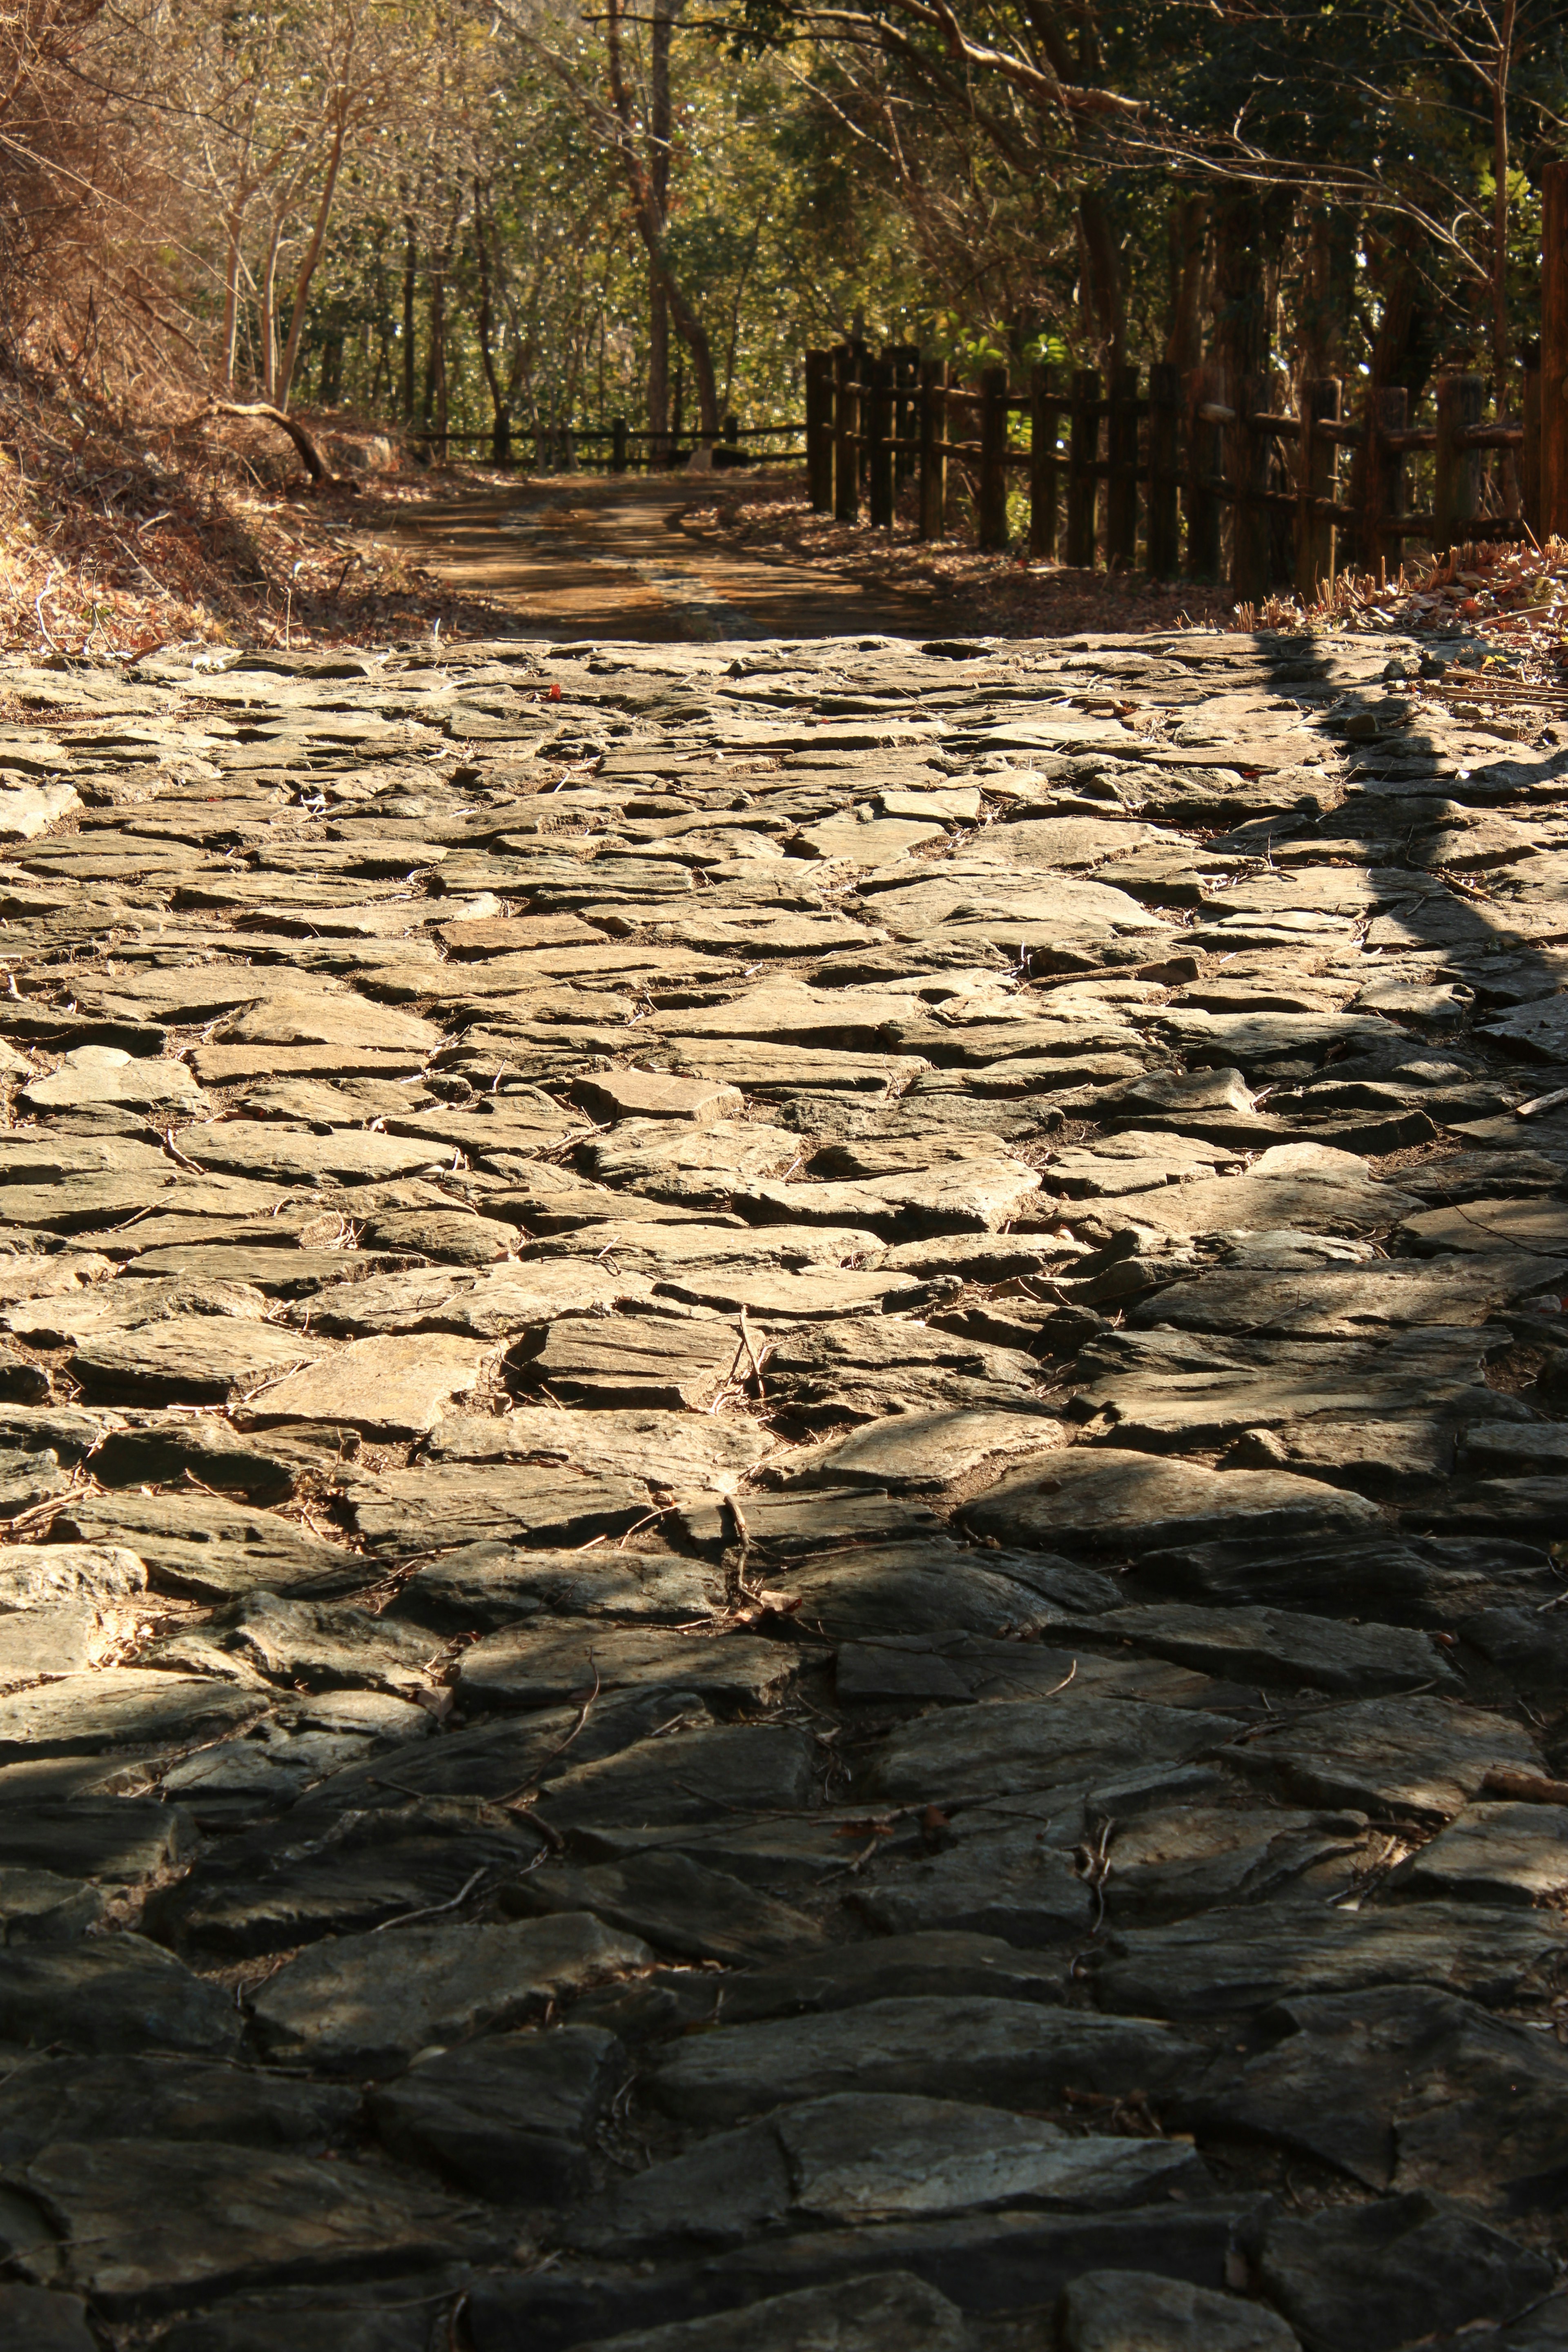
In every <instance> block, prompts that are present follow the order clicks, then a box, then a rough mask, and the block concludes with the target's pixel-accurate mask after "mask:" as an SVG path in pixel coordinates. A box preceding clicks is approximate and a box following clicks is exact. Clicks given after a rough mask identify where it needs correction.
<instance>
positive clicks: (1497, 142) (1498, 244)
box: [1491, 0, 1520, 516]
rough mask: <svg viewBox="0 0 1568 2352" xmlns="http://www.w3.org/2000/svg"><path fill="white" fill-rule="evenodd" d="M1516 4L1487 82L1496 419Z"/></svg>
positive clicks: (1502, 375)
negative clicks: (1489, 88) (1492, 76)
mask: <svg viewBox="0 0 1568 2352" xmlns="http://www.w3.org/2000/svg"><path fill="white" fill-rule="evenodd" d="M1516 7H1517V0H1503V10H1502V19H1501V23H1500V26H1499V29H1498V47H1497V74H1496V79H1494V81H1493V83H1492V182H1493V186H1492V271H1491V277H1492V284H1491V296H1492V378H1493V382H1492V398H1493V400H1494V401H1495V403H1496V404H1497V413H1498V415H1500V416H1503V415H1507V413H1508V408H1509V391H1510V385H1509V363H1510V359H1511V357H1512V353H1511V351H1510V344H1509V332H1508V161H1509V158H1508V85H1509V79H1510V73H1511V71H1512V67H1513V26H1514V15H1515V10H1516ZM1498 454H1499V456H1500V458H1501V460H1502V463H1501V465H1500V467H1499V469H1498V470H1499V472H1500V476H1501V488H1502V501H1503V512H1504V513H1505V514H1508V515H1512V516H1517V515H1518V513H1519V509H1520V496H1519V461H1518V459H1517V457H1515V455H1514V452H1513V451H1512V450H1511V449H1503V450H1500V452H1499V453H1498Z"/></svg>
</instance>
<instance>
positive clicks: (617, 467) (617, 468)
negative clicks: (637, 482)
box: [610, 416, 627, 474]
mask: <svg viewBox="0 0 1568 2352" xmlns="http://www.w3.org/2000/svg"><path fill="white" fill-rule="evenodd" d="M626 447H627V436H626V418H625V417H624V416H617V417H616V419H615V421H614V423H613V424H612V425H611V426H610V471H611V473H612V474H624V473H625V472H626Z"/></svg>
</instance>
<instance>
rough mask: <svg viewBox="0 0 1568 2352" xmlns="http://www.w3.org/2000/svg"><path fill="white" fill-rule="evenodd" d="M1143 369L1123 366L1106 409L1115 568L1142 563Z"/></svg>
mask: <svg viewBox="0 0 1568 2352" xmlns="http://www.w3.org/2000/svg"><path fill="white" fill-rule="evenodd" d="M1142 376H1143V372H1142V368H1138V367H1120V368H1118V369H1117V371H1116V373H1115V374H1114V375H1113V376H1112V377H1111V379H1110V402H1109V404H1108V406H1107V411H1106V419H1107V421H1106V432H1105V456H1106V466H1107V472H1106V496H1105V562H1106V568H1107V570H1109V571H1111V572H1131V571H1134V570H1136V568H1137V563H1138V395H1139V391H1140V388H1141V386H1142Z"/></svg>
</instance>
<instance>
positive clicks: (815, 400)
mask: <svg viewBox="0 0 1568 2352" xmlns="http://www.w3.org/2000/svg"><path fill="white" fill-rule="evenodd" d="M805 476H806V482H807V485H808V487H809V490H810V496H811V505H812V511H813V513H814V514H831V513H832V512H833V353H832V352H807V353H806V355H805Z"/></svg>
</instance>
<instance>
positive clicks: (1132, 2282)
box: [1057, 2271, 1299, 2352]
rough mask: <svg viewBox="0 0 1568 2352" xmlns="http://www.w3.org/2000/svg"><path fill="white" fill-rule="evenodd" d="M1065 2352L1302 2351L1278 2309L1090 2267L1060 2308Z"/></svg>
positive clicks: (1148, 2277)
mask: <svg viewBox="0 0 1568 2352" xmlns="http://www.w3.org/2000/svg"><path fill="white" fill-rule="evenodd" d="M1057 2340H1058V2344H1059V2345H1060V2347H1061V2352H1298V2345H1299V2339H1298V2338H1297V2337H1296V2336H1294V2335H1293V2334H1292V2333H1291V2331H1290V2329H1289V2327H1287V2326H1286V2325H1285V2323H1284V2321H1283V2320H1282V2319H1280V2318H1279V2316H1278V2315H1276V2314H1275V2313H1274V2312H1272V2311H1268V2310H1266V2309H1265V2308H1264V2307H1263V2305H1260V2304H1256V2303H1243V2302H1241V2301H1240V2300H1239V2299H1238V2298H1237V2297H1236V2296H1234V2295H1228V2294H1214V2293H1212V2292H1211V2290H1210V2289H1209V2288H1207V2287H1202V2286H1189V2285H1188V2284H1187V2283H1186V2281H1185V2280H1184V2279H1168V2278H1159V2277H1156V2276H1154V2275H1152V2273H1148V2272H1145V2271H1086V2272H1085V2273H1084V2274H1083V2276H1082V2277H1081V2278H1076V2279H1074V2280H1073V2281H1072V2283H1071V2284H1070V2285H1069V2286H1066V2287H1064V2288H1063V2289H1062V2294H1061V2300H1060V2302H1059V2303H1058V2305H1057Z"/></svg>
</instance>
